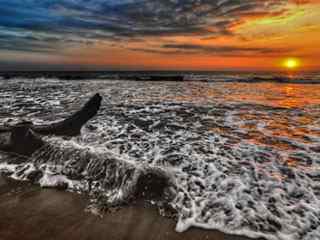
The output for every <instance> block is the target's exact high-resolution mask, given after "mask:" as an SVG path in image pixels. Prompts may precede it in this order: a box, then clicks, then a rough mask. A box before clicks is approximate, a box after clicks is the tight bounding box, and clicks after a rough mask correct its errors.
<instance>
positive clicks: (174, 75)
mask: <svg viewBox="0 0 320 240" xmlns="http://www.w3.org/2000/svg"><path fill="white" fill-rule="evenodd" d="M21 78H22V79H33V80H34V79H59V80H99V79H100V80H131V81H169V82H170V81H173V82H174V81H187V82H191V81H201V82H245V83H259V82H275V83H304V84H319V83H320V74H318V73H302V74H297V75H293V76H290V75H287V74H272V73H256V74H253V73H241V72H240V73H224V72H210V73H201V72H194V73H193V72H7V73H0V80H3V79H21Z"/></svg>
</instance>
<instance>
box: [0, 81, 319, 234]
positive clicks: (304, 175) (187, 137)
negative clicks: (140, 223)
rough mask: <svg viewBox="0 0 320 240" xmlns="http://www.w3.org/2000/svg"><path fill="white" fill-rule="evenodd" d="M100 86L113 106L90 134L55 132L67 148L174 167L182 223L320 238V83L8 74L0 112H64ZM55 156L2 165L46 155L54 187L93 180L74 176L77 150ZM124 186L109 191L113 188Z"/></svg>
mask: <svg viewBox="0 0 320 240" xmlns="http://www.w3.org/2000/svg"><path fill="white" fill-rule="evenodd" d="M95 92H99V93H100V94H101V95H102V96H103V103H102V109H101V110H100V112H99V114H98V116H97V117H96V118H94V119H93V120H92V121H90V122H89V123H88V124H87V126H86V127H85V128H83V130H82V135H81V136H79V137H77V138H73V139H71V140H63V139H58V140H57V139H53V140H52V139H48V141H49V142H52V144H53V146H56V147H60V148H61V147H62V148H63V146H70V145H72V148H70V147H68V148H67V149H65V153H68V151H70V150H68V149H75V150H71V151H72V152H73V151H80V152H86V151H90V152H93V153H94V154H97V153H98V154H99V156H101V154H102V155H103V154H106V156H109V157H110V155H112V156H116V158H119V159H122V160H125V161H130V164H132V166H134V168H135V167H136V166H143V167H152V168H153V167H155V168H160V169H162V170H165V171H168V172H170V174H172V175H173V177H174V181H175V182H176V185H177V186H178V191H177V195H176V197H175V199H174V200H173V201H172V202H171V204H172V206H173V207H174V208H175V209H176V210H177V211H178V215H179V219H178V222H177V227H176V230H177V231H185V230H187V229H188V228H189V227H192V226H196V227H202V228H207V229H218V230H221V231H223V232H226V233H234V234H241V235H247V236H250V237H265V238H267V239H270V240H272V239H291V240H296V239H297V240H298V239H304V240H307V239H320V202H319V200H320V184H319V183H320V120H319V116H320V85H317V84H315V85H311V84H310V85H308V84H301V83H300V84H288V83H272V82H264V83H242V82H232V83H228V82H157V83H155V82H134V81H117V80H112V81H107V80H105V81H104V80H99V81H96V80H90V81H60V80H55V79H51V80H48V79H37V80H24V79H14V80H8V81H7V80H1V81H0V104H1V109H0V122H1V123H2V124H4V123H6V124H13V123H14V122H16V121H18V120H20V119H21V118H24V119H29V120H32V121H34V122H35V123H38V124H41V123H44V122H45V123H47V122H51V121H56V120H59V119H63V118H65V117H66V116H68V114H69V113H70V112H72V111H75V110H77V109H78V108H79V107H80V106H81V105H82V104H83V103H84V102H85V101H86V100H87V99H88V98H89V97H90V96H92V95H93V94H94V93H95ZM84 149H87V150H84ZM88 149H89V150H88ZM108 153H110V154H108ZM0 156H1V155H0ZM54 156H56V157H55V158H52V155H51V157H50V158H49V157H48V161H46V157H43V156H42V158H41V161H40V162H41V164H39V161H38V162H37V161H36V159H38V160H39V157H38V158H31V159H29V160H28V162H26V163H24V164H23V166H21V165H8V164H6V163H4V162H6V161H8V159H7V158H6V156H1V158H0V162H2V163H1V164H0V169H3V170H4V169H6V170H7V171H8V172H12V173H13V175H12V176H13V177H16V178H19V176H20V179H21V178H22V179H23V178H24V177H23V176H26V175H27V173H28V171H32V170H33V168H40V166H41V165H43V164H44V166H45V167H43V166H42V168H43V169H42V170H43V172H44V173H45V174H44V176H43V177H42V178H41V179H40V180H39V182H40V184H42V185H43V186H46V184H47V185H50V184H51V185H59V184H60V185H61V184H62V183H65V182H67V183H68V186H69V187H73V188H81V187H84V186H86V183H87V181H88V179H86V176H88V175H89V176H90V174H87V175H86V173H82V174H83V178H82V179H80V181H73V180H71V179H70V178H67V177H66V176H69V175H70V174H68V173H66V172H65V169H66V166H68V169H69V170H70V169H71V170H74V168H75V167H76V166H77V164H74V165H73V164H72V160H73V162H74V161H76V160H77V159H76V157H73V155H72V154H66V155H65V156H67V157H61V156H58V155H54ZM74 156H78V155H77V154H75V155H74ZM84 158H85V157H84ZM94 158H95V157H89V159H91V160H92V159H94ZM102 158H103V157H99V158H98V159H99V160H97V161H94V162H95V163H99V161H101V159H102ZM106 158H107V157H106ZM54 159H56V161H55V160H54ZM64 159H68V161H71V162H68V163H69V164H65V160H64ZM36 163H38V164H36ZM72 166H74V168H73V167H72ZM86 166H87V165H86ZM130 166H131V165H130ZM23 167H25V168H23ZM21 169H22V170H23V171H22V173H23V174H20V175H19V176H17V173H18V172H20V173H21ZM97 169H98V168H97ZM138 169H139V167H138ZM120 185H121V184H120ZM120 185H119V186H120ZM126 186H127V185H126ZM122 189H123V188H120V187H119V188H112V191H107V189H106V188H99V189H98V190H99V191H101V192H103V191H107V193H106V194H105V197H106V198H109V199H112V197H114V196H116V195H117V194H119V190H122Z"/></svg>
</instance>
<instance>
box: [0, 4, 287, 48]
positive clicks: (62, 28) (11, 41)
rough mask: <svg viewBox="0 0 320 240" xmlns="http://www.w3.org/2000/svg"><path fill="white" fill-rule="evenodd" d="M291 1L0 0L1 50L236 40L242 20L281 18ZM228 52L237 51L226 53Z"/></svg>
mask: <svg viewBox="0 0 320 240" xmlns="http://www.w3.org/2000/svg"><path fill="white" fill-rule="evenodd" d="M288 1H289V0H264V1H262V0H41V1H38V0H24V1H21V0H10V1H7V0H0V6H1V7H0V48H1V49H8V50H17V51H22V50H24V47H25V50H26V51H29V50H32V49H33V50H34V51H47V50H48V51H51V50H52V49H56V48H59V47H60V46H61V43H63V42H69V43H74V44H90V43H94V42H95V41H104V40H111V41H112V40H113V41H115V40H116V41H118V40H119V39H125V40H126V41H130V39H143V38H144V37H147V36H154V37H157V36H176V35H183V36H186V35H193V36H199V38H200V37H201V38H202V37H216V36H221V35H232V34H233V33H232V31H231V30H230V27H231V26H232V25H234V24H237V23H239V22H241V21H242V17H244V16H248V15H250V16H252V15H265V14H280V13H281V11H282V10H283V6H285V4H286V3H288ZM3 36H6V37H3ZM15 45H16V48H15ZM45 45H47V46H45ZM167 48H168V46H167ZM193 50H196V49H193ZM197 50H203V49H197ZM207 50H208V49H207ZM226 50H232V49H224V50H220V51H222V52H223V51H226ZM215 51H219V50H218V49H216V50H215Z"/></svg>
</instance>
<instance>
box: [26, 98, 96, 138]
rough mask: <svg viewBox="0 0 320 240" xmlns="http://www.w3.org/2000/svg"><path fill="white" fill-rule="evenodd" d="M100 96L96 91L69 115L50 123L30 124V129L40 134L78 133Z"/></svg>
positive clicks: (94, 109)
mask: <svg viewBox="0 0 320 240" xmlns="http://www.w3.org/2000/svg"><path fill="white" fill-rule="evenodd" d="M101 100H102V97H101V96H100V95H99V94H98V93H97V94H96V95H94V96H93V97H92V98H91V99H90V100H89V101H88V102H87V103H86V104H85V105H84V107H83V108H82V109H81V110H80V111H78V112H76V113H75V114H73V115H72V116H71V117H69V118H67V119H65V120H63V121H61V122H58V123H53V124H51V125H46V126H36V125H32V126H31V129H32V130H33V131H34V132H36V133H38V134H41V135H56V136H76V135H79V134H80V130H81V128H82V126H83V125H84V124H85V123H87V122H88V121H89V120H90V119H91V118H93V117H94V116H95V115H96V114H97V112H98V110H99V108H100V106H101Z"/></svg>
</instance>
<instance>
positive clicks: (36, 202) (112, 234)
mask: <svg viewBox="0 0 320 240" xmlns="http://www.w3.org/2000/svg"><path fill="white" fill-rule="evenodd" d="M86 206H87V200H86V198H85V197H83V196H81V195H79V194H76V193H70V192H64V191H59V190H55V189H43V188H41V187H40V186H37V185H33V184H31V183H28V182H18V181H15V180H11V179H8V178H5V177H2V176H0V212H1V214H0V239H6V240H16V239H17V240H18V239H25V240H28V239H30V240H31V239H32V240H38V239H39V240H40V239H41V240H42V239H59V240H60V239H61V240H64V239H68V240H69V239H77V240H88V239H94V240H100V239H118V240H136V239H137V240H138V239H139V240H140V239H148V240H149V239H150V240H151V239H154V240H161V239H174V240H200V239H213V240H250V239H249V238H246V237H240V236H232V235H226V234H224V233H222V232H219V231H215V230H203V229H198V228H192V229H190V230H188V231H186V232H184V233H177V232H175V230H174V229H175V224H176V222H175V221H174V220H173V219H169V218H165V217H162V216H160V215H159V213H158V211H157V209H156V208H152V207H150V206H147V205H146V204H145V203H135V204H133V205H130V206H126V207H123V208H121V209H120V210H118V211H116V212H112V213H107V214H105V215H104V216H103V217H102V218H100V217H98V216H95V215H93V214H91V213H88V212H85V207H86Z"/></svg>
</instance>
